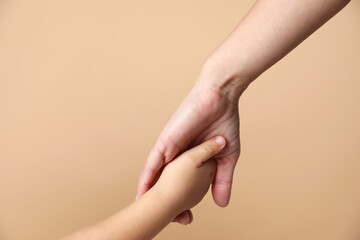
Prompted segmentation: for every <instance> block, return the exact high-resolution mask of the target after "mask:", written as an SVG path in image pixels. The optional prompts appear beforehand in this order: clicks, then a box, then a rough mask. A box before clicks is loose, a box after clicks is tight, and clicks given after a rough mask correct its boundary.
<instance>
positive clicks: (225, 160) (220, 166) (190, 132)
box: [137, 81, 240, 224]
mask: <svg viewBox="0 0 360 240" xmlns="http://www.w3.org/2000/svg"><path fill="white" fill-rule="evenodd" d="M198 82H199V81H198ZM218 135H221V136H224V137H225V139H226V142H227V145H226V147H225V148H224V150H223V151H221V152H220V153H219V154H217V155H215V156H214V158H215V160H216V162H217V170H216V175H215V178H214V181H213V183H212V194H213V198H214V200H215V202H216V204H217V205H219V206H221V207H225V206H227V205H228V203H229V200H230V192H231V185H232V177H233V172H234V168H235V165H236V162H237V160H238V157H239V155H240V140H239V114H238V99H236V100H230V99H229V98H227V97H225V96H224V94H223V93H222V92H221V91H219V90H218V89H217V88H216V87H214V86H207V85H206V84H203V83H198V84H196V85H195V86H194V88H193V89H192V90H191V91H190V93H189V94H188V95H187V96H186V97H185V99H184V100H183V101H182V103H181V104H180V106H179V107H178V108H177V109H176V111H175V112H174V114H173V115H172V116H171V117H170V119H169V120H168V122H167V123H166V125H165V127H164V128H163V129H162V131H161V133H160V136H159V137H158V139H157V141H156V143H155V145H154V146H153V148H152V149H151V151H150V153H149V155H148V158H147V161H146V163H145V166H144V169H143V171H142V173H141V176H140V179H139V183H138V192H137V197H140V196H141V195H143V194H144V193H145V192H146V191H147V190H149V189H150V188H151V187H152V185H153V184H154V180H155V179H156V177H157V176H158V175H159V171H160V170H161V169H162V167H163V166H164V165H165V164H167V163H168V162H170V161H171V160H173V159H174V158H175V157H176V156H177V155H178V154H180V153H182V152H183V151H185V150H187V149H189V148H191V147H193V146H195V145H198V144H199V143H202V142H204V141H205V140H208V139H210V138H212V137H214V136H218ZM175 221H177V222H180V223H183V224H187V223H190V222H191V221H192V214H191V212H190V211H189V210H188V211H185V212H183V213H182V214H180V215H179V216H178V217H177V218H176V219H175Z"/></svg>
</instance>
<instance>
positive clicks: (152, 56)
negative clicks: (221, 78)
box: [0, 0, 360, 240]
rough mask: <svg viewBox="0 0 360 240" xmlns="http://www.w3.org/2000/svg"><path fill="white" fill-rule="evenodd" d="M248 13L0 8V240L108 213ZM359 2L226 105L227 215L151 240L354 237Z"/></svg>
mask: <svg viewBox="0 0 360 240" xmlns="http://www.w3.org/2000/svg"><path fill="white" fill-rule="evenodd" d="M252 3H253V1H249V0H247V1H230V0H229V1H205V0H199V1H180V0H177V1H165V0H155V1H130V0H128V1H115V0H114V1H89V0H86V1H85V0H66V1H64V0H63V1H49V0H41V1H40V0H39V1H25V0H23V1H20V0H19V1H15V0H14V1H6V0H2V1H0V239H1V240H24V239H26V240H41V239H57V238H58V237H60V236H63V235H66V234H68V233H70V232H71V231H73V230H75V229H78V228H80V227H82V226H85V225H88V224H91V223H94V222H96V221H98V220H100V219H102V218H104V217H106V216H108V215H110V214H111V213H113V212H115V211H117V210H118V209H121V208H123V207H124V206H126V205H127V204H128V203H130V202H131V201H132V200H133V199H134V198H135V190H136V184H137V179H138V174H139V173H140V170H141V168H142V165H143V163H144V161H145V158H146V156H147V153H148V151H149V149H150V148H151V146H152V144H153V143H154V142H155V139H156V137H157V135H158V134H159V131H160V129H161V128H162V126H163V125H164V124H165V122H166V120H167V118H168V117H169V116H170V115H171V113H172V111H173V110H174V109H175V108H176V106H177V105H178V104H179V102H180V101H181V100H182V98H183V97H184V96H185V95H186V93H187V92H188V91H189V89H190V88H191V87H192V85H193V83H194V81H195V79H196V77H197V75H198V73H199V71H200V68H201V65H202V63H203V61H204V59H205V58H206V57H207V56H208V55H209V54H210V52H211V51H212V50H213V49H214V48H215V47H216V46H217V45H218V44H219V43H220V42H221V41H222V40H223V39H224V37H225V36H227V34H228V33H229V32H230V31H231V30H232V29H233V28H234V27H235V25H236V24H237V23H238V22H239V20H240V19H241V17H242V16H244V14H245V13H246V11H247V10H248V9H249V7H250V6H251V5H252ZM359 11H360V1H353V2H351V3H350V4H349V5H348V6H347V7H346V8H345V9H344V10H343V11H342V12H341V13H340V14H338V15H337V16H336V17H335V18H333V19H332V20H331V21H330V22H328V23H327V24H326V25H325V26H324V27H323V28H322V29H321V30H319V31H318V32H317V33H315V34H314V35H313V36H311V37H310V38H309V39H308V40H307V41H305V42H304V43H303V44H301V45H300V46H299V47H298V48H297V49H296V50H295V51H293V52H292V53H291V54H289V55H288V56H287V57H286V58H285V59H283V60H282V61H281V62H280V63H278V64H277V65H276V66H274V67H273V68H272V69H270V70H269V71H268V72H266V73H265V74H263V75H262V76H261V77H260V78H259V79H258V80H257V81H256V82H254V83H253V84H252V85H251V86H250V87H249V88H248V90H247V91H246V93H245V94H244V95H243V97H242V99H241V104H240V105H241V106H240V113H241V116H240V117H241V141H242V154H241V157H240V160H239V163H238V165H237V169H236V176H235V179H234V180H235V184H234V187H233V195H232V201H231V204H230V205H229V207H227V208H225V209H221V208H218V207H216V206H215V204H214V203H213V201H212V199H211V197H210V196H209V195H208V196H207V197H206V199H205V200H204V201H203V202H202V203H201V204H200V205H199V206H197V207H196V208H195V209H194V217H195V220H194V223H193V224H192V225H191V226H187V227H183V226H180V225H177V224H171V225H170V226H169V227H168V228H167V229H165V230H164V231H163V232H162V233H161V234H160V235H159V236H158V237H157V239H173V240H177V239H246V240H267V239H276V240H282V239H284V240H285V239H286V240H288V239H317V240H318V239H326V240H332V239H339V240H340V239H341V240H344V239H354V240H355V239H360V174H359V172H360V161H359V160H360V146H359V142H360V124H359V122H360V107H359V103H360V94H359V91H360V63H359V62H360V46H359V43H360V14H359Z"/></svg>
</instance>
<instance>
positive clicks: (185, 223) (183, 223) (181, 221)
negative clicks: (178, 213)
mask: <svg viewBox="0 0 360 240" xmlns="http://www.w3.org/2000/svg"><path fill="white" fill-rule="evenodd" d="M178 223H180V224H182V225H187V222H185V221H184V220H179V221H178Z"/></svg>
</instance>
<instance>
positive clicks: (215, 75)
mask: <svg viewBox="0 0 360 240" xmlns="http://www.w3.org/2000/svg"><path fill="white" fill-rule="evenodd" d="M349 2H350V0H258V1H256V3H255V4H254V6H253V7H252V9H251V10H250V11H249V12H248V14H247V15H246V16H245V17H244V19H243V20H242V21H241V22H240V23H239V24H238V26H237V27H236V28H235V29H234V30H233V32H232V33H231V34H230V35H229V36H228V37H227V38H226V39H225V41H224V42H223V43H222V44H221V45H220V46H219V47H218V48H217V49H216V50H215V51H214V52H213V53H212V54H211V55H210V57H209V58H208V59H207V61H206V63H205V65H204V70H203V72H204V73H205V75H206V81H209V82H211V84H213V85H214V86H215V87H217V88H218V89H221V91H222V92H223V93H226V94H229V95H230V97H231V98H235V99H236V98H239V97H240V95H241V93H242V92H243V91H244V90H245V89H246V87H247V86H248V85H249V84H250V83H251V82H252V81H253V80H255V79H256V78H257V77H258V76H259V75H260V74H262V73H263V72H264V71H265V70H267V69H268V68H269V67H271V66H272V65H274V64H275V63H276V62H278V61H279V60H280V59H281V58H282V57H284V56H285V55H286V54H288V53H289V52H290V51H291V50H293V49H294V48H295V47H296V46H297V45H298V44H300V43H301V42H302V41H303V40H305V39H306V38H307V37H308V36H310V35H311V34H312V33H313V32H314V31H316V30H317V29H318V28H319V27H321V26H322V25H323V24H324V23H325V22H327V21H328V20H329V19H330V18H332V17H333V16H334V15H335V14H336V13H338V12H339V11H340V10H341V9H342V8H343V7H345V6H346V4H348V3H349Z"/></svg>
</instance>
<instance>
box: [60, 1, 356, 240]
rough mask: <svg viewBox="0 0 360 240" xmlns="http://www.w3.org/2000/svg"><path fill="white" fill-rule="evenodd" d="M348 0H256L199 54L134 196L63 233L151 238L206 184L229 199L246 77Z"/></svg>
mask: <svg viewBox="0 0 360 240" xmlns="http://www.w3.org/2000/svg"><path fill="white" fill-rule="evenodd" d="M349 1H350V0H332V1H328V0H316V1H303V0H293V1H279V0H257V1H256V2H255V3H254V5H253V7H252V8H251V9H250V10H249V12H248V13H247V14H246V16H245V17H244V18H243V20H242V21H241V22H240V23H239V24H238V26H237V27H236V28H235V29H234V30H233V31H232V33H231V34H230V35H229V36H228V37H227V38H226V39H225V40H224V41H223V42H222V43H221V45H220V46H219V47H217V48H216V49H215V50H214V52H213V53H212V54H211V55H210V56H209V57H208V58H207V60H206V61H205V63H204V65H203V68H202V70H201V72H200V75H199V77H198V79H197V81H196V83H195V85H194V87H193V88H192V90H191V91H190V92H189V94H188V95H187V96H186V97H185V98H184V100H183V101H182V103H181V104H180V105H179V107H178V108H177V109H176V110H175V112H174V114H173V115H172V116H171V117H170V119H169V120H168V122H167V123H166V125H165V127H164V128H163V129H162V131H161V133H160V135H159V137H158V139H157V141H156V143H155V144H154V146H153V148H152V149H151V151H150V153H149V155H148V158H147V160H146V163H145V166H144V169H143V170H142V173H141V175H140V179H139V183H138V190H137V200H136V201H134V202H133V203H131V204H130V205H129V206H127V207H126V208H124V209H122V210H121V211H119V212H117V213H115V214H114V215H113V216H111V217H109V218H107V219H105V220H104V221H102V222H100V223H97V224H95V225H93V226H89V227H87V228H85V229H82V230H80V231H77V232H75V233H74V234H72V235H71V236H69V237H67V238H65V239H66V240H80V239H87V240H89V239H91V240H107V239H118V240H130V239H131V240H143V239H151V238H152V237H154V236H155V235H156V234H157V233H159V232H160V231H161V230H162V229H163V228H164V227H166V225H167V224H169V222H171V221H176V222H179V223H182V224H189V223H191V221H192V219H193V217H192V213H191V211H190V209H191V208H192V207H194V206H195V205H196V204H198V203H199V202H200V201H201V199H202V198H203V197H204V195H205V194H206V193H207V191H208V189H209V187H210V185H212V195H213V198H214V200H215V202H216V204H217V205H219V206H221V207H225V206H227V205H228V203H229V200H230V192H231V185H232V178H233V173H234V168H235V165H236V162H237V160H238V158H239V155H240V140H239V112H238V102H239V98H240V96H241V95H242V93H243V92H244V91H245V90H246V88H247V87H248V86H249V84H250V83H251V82H252V81H254V80H255V79H256V78H257V77H258V76H259V75H261V74H262V73H263V72H264V71H266V70H267V69H268V68H269V67H271V66H272V65H274V64H275V63H276V62H277V61H279V60H280V59H281V58H282V57H284V56H285V55H286V54H287V53H288V52H290V51H291V50H292V49H294V48H295V47H296V46H297V45H298V44H300V43H301V42H302V41H303V40H305V39H306V38H307V37H308V36H309V35H310V34H311V33H313V32H314V31H316V30H317V29H318V28H319V27H320V26H322V25H323V24H324V23H325V22H326V21H328V20H329V19H330V18H332V17H333V16H334V15H335V14H336V13H337V12H339V11H340V10H341V9H342V8H343V7H345V6H346V5H347V4H348V3H349Z"/></svg>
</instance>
